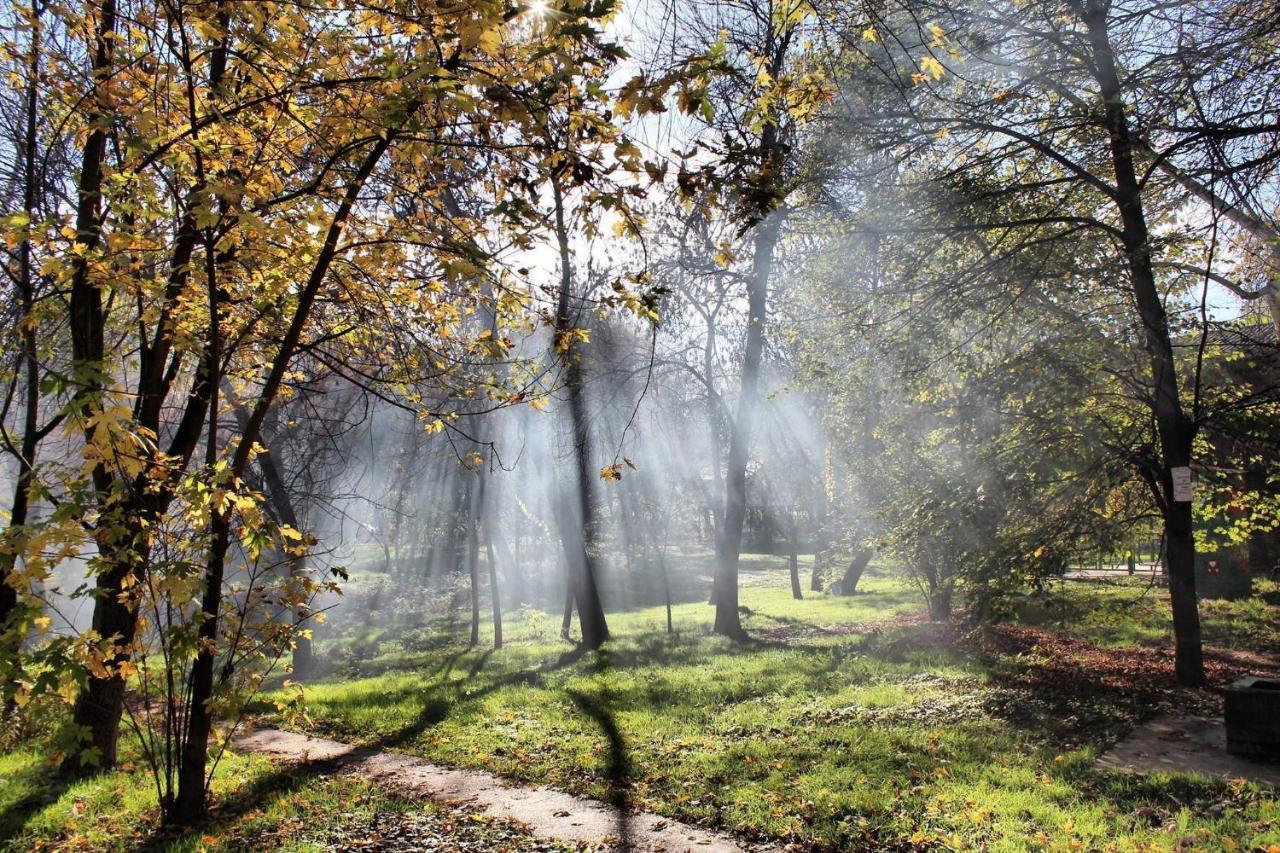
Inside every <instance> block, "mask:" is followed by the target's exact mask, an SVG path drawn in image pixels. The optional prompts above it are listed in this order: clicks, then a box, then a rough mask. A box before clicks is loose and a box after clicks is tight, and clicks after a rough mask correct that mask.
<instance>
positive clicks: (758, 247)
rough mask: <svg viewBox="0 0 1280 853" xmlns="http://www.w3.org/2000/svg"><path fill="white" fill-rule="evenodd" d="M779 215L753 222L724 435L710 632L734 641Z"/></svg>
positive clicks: (770, 131) (769, 141) (771, 134)
mask: <svg viewBox="0 0 1280 853" xmlns="http://www.w3.org/2000/svg"><path fill="white" fill-rule="evenodd" d="M764 136H765V141H764V142H763V143H762V148H763V149H764V150H765V151H771V150H772V149H773V147H774V145H775V144H776V139H775V136H776V130H775V129H774V128H773V127H772V126H770V127H767V128H766V129H765V132H764ZM779 216H780V214H777V213H774V214H772V215H769V216H766V218H765V219H764V220H763V221H761V222H760V223H759V224H758V225H757V226H756V235H755V250H754V253H753V256H752V261H751V278H750V289H749V292H748V312H747V341H746V349H745V352H744V354H743V358H742V387H741V391H740V392H739V395H738V407H737V411H736V412H735V413H734V419H733V428H732V433H731V436H730V439H729V459H728V464H727V465H726V466H725V487H724V491H725V510H724V530H723V532H722V535H721V537H720V550H719V554H718V560H717V563H716V579H715V597H716V621H715V632H716V633H717V634H723V635H725V636H728V637H733V638H734V639H737V640H743V639H746V636H747V634H746V632H745V631H744V630H743V629H742V621H741V619H740V618H739V615H738V558H739V556H740V555H741V551H742V528H743V524H744V522H745V521H746V515H747V462H748V461H749V460H750V455H751V435H752V431H753V429H754V426H755V419H756V409H757V408H758V407H759V405H760V362H761V358H762V356H763V354H764V324H765V319H766V316H767V315H766V310H767V300H768V292H769V277H770V275H771V273H772V271H773V250H774V247H775V246H776V245H777V242H778V233H779V230H780V223H779V221H778V217H779Z"/></svg>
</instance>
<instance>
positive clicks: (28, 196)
mask: <svg viewBox="0 0 1280 853" xmlns="http://www.w3.org/2000/svg"><path fill="white" fill-rule="evenodd" d="M31 22H32V25H31V45H30V51H31V53H30V60H29V63H28V68H27V73H28V79H27V91H26V98H25V101H26V103H25V105H24V111H25V115H24V120H25V127H24V131H23V140H22V209H23V211H24V212H25V213H26V215H27V221H28V222H30V221H32V220H33V219H34V218H35V207H36V155H37V153H38V150H37V142H36V109H37V106H38V105H37V101H36V98H37V92H38V88H37V87H38V85H39V76H40V6H39V4H38V3H34V2H33V3H32V6H31ZM35 296H36V293H35V278H34V276H33V274H32V267H31V241H30V240H23V241H22V244H21V245H20V246H19V247H18V300H19V308H20V310H21V312H22V319H23V321H24V322H23V324H22V360H21V361H22V366H23V370H24V374H25V375H24V380H23V381H24V383H25V385H26V391H25V399H24V401H23V403H24V408H23V415H22V441H21V443H20V448H19V451H18V454H19V458H18V476H17V478H16V479H15V480H14V484H13V500H12V501H11V502H10V504H9V525H8V530H7V533H8V534H9V535H7V536H6V537H5V538H6V539H7V540H8V541H7V542H6V543H5V545H6V547H5V548H4V549H3V550H0V673H3V675H4V681H3V682H0V706H2V707H3V711H2V712H0V717H3V716H7V715H8V714H9V712H10V711H11V710H12V708H11V704H12V702H13V701H14V700H13V697H14V695H15V694H14V689H13V684H12V683H11V681H10V679H11V678H12V677H13V676H15V675H16V674H17V673H18V668H19V660H18V657H19V655H20V653H21V651H22V633H21V631H20V630H19V627H18V625H16V624H14V625H11V624H10V620H11V619H13V617H14V614H15V613H16V612H17V609H18V587H19V583H18V582H17V581H16V579H13V578H11V577H10V575H11V573H12V572H13V570H14V568H15V567H16V566H17V556H18V549H19V543H18V541H17V538H18V537H15V536H13V535H12V534H14V533H15V532H16V531H20V530H21V529H22V527H23V526H24V525H26V523H27V512H28V509H29V507H30V500H31V486H32V483H33V482H34V480H35V464H36V450H37V446H38V444H39V440H40V438H39V431H40V427H39V424H40V361H39V353H38V351H37V348H36V329H35V325H34V323H35V316H34V314H35Z"/></svg>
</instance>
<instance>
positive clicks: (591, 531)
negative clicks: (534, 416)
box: [551, 178, 609, 649]
mask: <svg viewBox="0 0 1280 853" xmlns="http://www.w3.org/2000/svg"><path fill="white" fill-rule="evenodd" d="M551 190H552V196H553V200H554V203H555V227H556V243H557V247H558V249H559V254H560V292H559V294H558V299H557V304H556V325H555V331H556V337H557V340H556V342H555V343H554V344H553V349H559V350H560V352H561V353H562V358H563V361H564V369H565V388H566V391H567V392H568V396H569V422H570V431H571V435H572V440H573V462H574V475H575V476H574V480H575V481H576V482H575V485H576V492H577V501H576V502H573V501H570V502H569V504H570V505H568V506H566V507H565V508H566V510H568V512H567V513H564V516H565V517H564V518H562V520H561V525H562V527H563V529H562V538H563V540H564V547H565V552H566V553H565V556H566V559H567V562H568V564H569V570H570V578H571V581H572V582H571V586H570V588H571V589H572V591H573V602H574V603H575V604H576V605H577V608H578V626H579V628H580V629H581V631H582V644H583V645H584V646H586V647H587V648H589V649H596V648H599V647H600V646H601V645H602V644H603V643H604V642H605V641H606V640H608V639H609V626H608V623H607V622H606V621H605V615H604V605H603V604H602V603H601V600H600V591H599V589H598V587H597V585H596V578H597V571H596V558H595V549H596V536H597V535H598V530H597V527H598V521H599V519H598V518H597V508H596V501H595V472H594V471H593V470H592V469H591V429H590V423H589V419H588V413H587V399H586V389H585V388H583V380H584V375H583V370H582V354H581V350H580V348H579V347H578V346H577V342H576V341H574V340H573V338H572V335H573V332H574V329H575V325H574V318H573V317H572V316H571V315H570V307H571V306H570V295H571V289H572V283H573V268H572V264H571V260H570V254H569V230H568V226H567V225H566V223H565V215H564V196H563V193H562V191H561V189H560V182H559V178H553V179H552V181H551ZM575 522H576V524H575ZM575 527H577V528H578V529H573V528H575Z"/></svg>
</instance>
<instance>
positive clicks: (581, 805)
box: [235, 729, 771, 853]
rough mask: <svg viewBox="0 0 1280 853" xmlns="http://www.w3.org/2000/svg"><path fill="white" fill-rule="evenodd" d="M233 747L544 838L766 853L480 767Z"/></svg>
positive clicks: (336, 748)
mask: <svg viewBox="0 0 1280 853" xmlns="http://www.w3.org/2000/svg"><path fill="white" fill-rule="evenodd" d="M235 747H236V749H238V750H240V751H242V752H254V753H259V754H263V755H269V756H273V757H276V758H279V759H282V760H285V761H291V762H296V763H303V764H305V763H312V762H319V763H327V764H330V765H332V766H334V767H335V768H340V769H342V770H345V771H348V772H351V773H356V774H359V775H361V776H364V777H366V778H368V779H372V780H375V781H379V782H385V783H387V784H389V785H392V786H394V787H396V788H401V789H408V790H410V791H412V792H414V793H417V794H422V795H424V796H427V797H430V798H431V799H434V800H440V801H443V802H450V803H457V802H465V803H467V804H469V805H470V806H471V807H473V808H475V810H476V811H478V812H481V813H483V814H486V815H488V816H490V817H497V818H506V819H509V820H517V821H519V822H521V823H523V824H525V825H526V826H527V827H528V828H529V831H530V832H531V833H532V834H533V835H535V836H539V837H542V838H554V839H560V840H564V841H572V842H583V843H587V844H596V845H608V846H615V847H617V848H619V849H630V850H653V851H673V853H674V851H712V853H737V851H748V850H749V851H763V850H768V849H771V848H767V847H763V846H760V845H750V844H747V843H746V842H743V841H740V840H738V839H737V838H735V837H734V836H732V835H729V834H728V833H723V832H713V831H710V830H706V829H700V828H699V827H696V826H690V825H689V824H685V823H680V822H679V821H674V820H668V819H666V818H664V817H660V816H659V815H655V814H650V813H648V812H634V813H623V812H620V811H619V810H618V809H615V808H614V807H612V806H610V805H607V804H605V803H601V802H599V801H597V800H591V799H587V798H585V797H576V796H574V795H572V794H565V793H563V792H561V791H553V790H551V789H550V788H544V787H540V786H528V785H521V784H519V783H516V782H512V780H510V779H506V778H503V777H501V776H495V775H494V774H492V773H485V772H483V771H479V770H457V769H453V768H449V767H441V766H440V765H437V764H432V763H430V762H429V761H426V760H424V759H421V758H415V757H413V756H411V755H405V754H403V753H399V752H387V751H383V750H376V749H363V748H360V747H354V746H350V745H349V744H345V743H340V742H339V741H336V740H326V739H324V738H313V737H308V736H307V735H301V734H296V733H294V732H285V731H280V730H278V729H259V730H257V731H256V732H254V733H253V734H251V735H246V736H244V737H241V738H239V739H238V740H237V741H236V742H235Z"/></svg>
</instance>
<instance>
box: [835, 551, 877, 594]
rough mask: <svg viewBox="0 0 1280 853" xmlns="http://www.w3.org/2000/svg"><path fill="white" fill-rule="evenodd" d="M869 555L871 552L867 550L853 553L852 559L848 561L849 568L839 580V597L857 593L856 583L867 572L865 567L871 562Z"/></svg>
mask: <svg viewBox="0 0 1280 853" xmlns="http://www.w3.org/2000/svg"><path fill="white" fill-rule="evenodd" d="M871 554H872V552H871V551H870V550H867V549H859V550H857V551H855V552H854V554H853V559H852V560H850V561H849V567H848V568H846V569H845V570H844V577H842V578H841V579H840V586H839V592H840V594H841V595H853V594H854V593H855V592H857V591H858V581H860V580H862V573H863V572H865V571H866V570H867V565H868V564H869V563H870V562H871Z"/></svg>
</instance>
